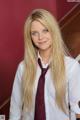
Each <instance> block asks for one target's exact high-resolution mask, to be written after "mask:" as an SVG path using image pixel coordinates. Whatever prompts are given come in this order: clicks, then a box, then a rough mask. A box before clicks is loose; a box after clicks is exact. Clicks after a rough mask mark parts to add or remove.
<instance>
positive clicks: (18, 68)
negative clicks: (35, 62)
mask: <svg viewBox="0 0 80 120" xmlns="http://www.w3.org/2000/svg"><path fill="white" fill-rule="evenodd" d="M24 66H25V64H24V60H22V61H20V62H19V64H18V67H17V71H18V72H23V70H24Z"/></svg>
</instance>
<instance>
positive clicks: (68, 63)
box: [65, 56, 80, 69]
mask: <svg viewBox="0 0 80 120" xmlns="http://www.w3.org/2000/svg"><path fill="white" fill-rule="evenodd" d="M65 65H66V67H67V68H69V69H71V68H74V67H75V66H79V67H80V64H79V62H78V61H77V60H76V59H75V58H73V57H71V56H65Z"/></svg>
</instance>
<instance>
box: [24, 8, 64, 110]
mask: <svg viewBox="0 0 80 120" xmlns="http://www.w3.org/2000/svg"><path fill="white" fill-rule="evenodd" d="M34 20H37V21H39V22H40V23H42V24H43V25H44V26H45V27H47V28H48V30H49V32H50V33H51V36H52V40H53V43H52V54H51V55H52V56H51V58H52V61H51V63H50V69H51V73H52V78H53V84H54V86H55V96H56V103H57V105H58V107H59V108H61V109H62V111H64V112H65V106H66V103H65V91H66V87H65V85H66V79H65V63H64V56H65V54H66V52H65V48H64V42H63V39H62V37H61V33H60V29H59V25H58V23H57V22H56V19H55V17H54V16H53V15H52V14H51V13H50V12H48V11H47V10H44V9H36V10H33V11H32V13H31V14H30V15H29V16H28V18H27V20H26V22H25V25H24V43H25V44H24V48H25V53H24V62H25V69H24V75H23V93H24V94H23V103H24V107H25V108H26V107H27V108H28V109H29V108H31V107H32V101H33V87H34V82H35V75H36V66H37V65H36V63H37V49H36V47H35V46H34V45H33V43H32V40H31V35H30V29H31V23H32V22H33V21H34Z"/></svg>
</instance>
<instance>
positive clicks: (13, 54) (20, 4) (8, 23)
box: [0, 0, 57, 115]
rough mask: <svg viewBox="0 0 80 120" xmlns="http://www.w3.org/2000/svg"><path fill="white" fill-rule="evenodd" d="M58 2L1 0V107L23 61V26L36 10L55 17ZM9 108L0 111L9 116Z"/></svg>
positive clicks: (9, 92)
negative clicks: (46, 12) (49, 13)
mask: <svg viewBox="0 0 80 120" xmlns="http://www.w3.org/2000/svg"><path fill="white" fill-rule="evenodd" d="M55 1H56V0H47V1H46V0H35V2H34V0H0V106H1V104H2V103H3V102H4V101H5V100H6V99H7V98H8V97H9V96H10V94H11V89H12V84H13V80H14V75H15V72H16V68H17V65H18V63H19V62H20V61H21V60H22V59H23V53H24V49H23V47H24V45H23V39H24V38H23V25H24V22H25V19H26V17H27V15H28V13H29V12H30V11H31V10H32V9H34V8H45V9H48V10H50V11H51V12H52V13H53V14H54V15H55V16H57V13H56V2H55ZM8 108H9V106H5V107H4V108H3V109H1V110H0V114H6V115H7V114H8V110H9V109H8Z"/></svg>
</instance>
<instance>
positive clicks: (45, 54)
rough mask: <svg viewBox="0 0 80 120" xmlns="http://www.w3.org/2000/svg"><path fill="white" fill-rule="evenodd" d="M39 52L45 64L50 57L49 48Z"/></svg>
mask: <svg viewBox="0 0 80 120" xmlns="http://www.w3.org/2000/svg"><path fill="white" fill-rule="evenodd" d="M39 54H40V56H41V58H42V61H43V62H44V64H47V63H48V62H49V60H50V58H51V50H48V51H39Z"/></svg>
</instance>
